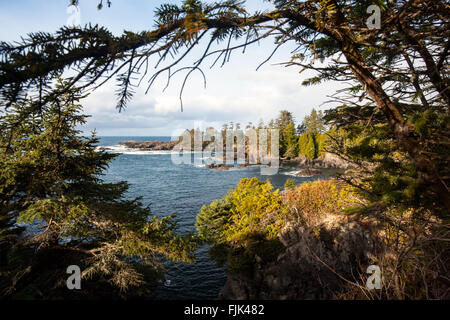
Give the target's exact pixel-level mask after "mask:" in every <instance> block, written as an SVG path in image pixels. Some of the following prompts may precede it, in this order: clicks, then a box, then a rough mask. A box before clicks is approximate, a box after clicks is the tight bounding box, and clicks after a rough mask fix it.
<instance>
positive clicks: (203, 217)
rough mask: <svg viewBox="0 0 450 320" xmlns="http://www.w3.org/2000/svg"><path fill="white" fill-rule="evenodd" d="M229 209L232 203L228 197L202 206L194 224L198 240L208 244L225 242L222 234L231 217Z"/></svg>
mask: <svg viewBox="0 0 450 320" xmlns="http://www.w3.org/2000/svg"><path fill="white" fill-rule="evenodd" d="M231 208H232V203H231V202H230V199H229V198H228V197H225V198H223V199H220V200H215V201H213V202H211V203H210V204H209V205H204V206H202V208H201V209H200V213H199V214H198V215H197V218H196V223H195V226H196V228H197V230H198V234H199V238H200V239H201V240H203V241H206V242H208V243H212V242H215V243H221V242H223V241H225V239H224V238H225V237H224V232H225V228H226V225H227V223H228V221H229V219H230V216H231Z"/></svg>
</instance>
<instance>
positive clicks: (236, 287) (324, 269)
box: [220, 216, 376, 300]
mask: <svg viewBox="0 0 450 320" xmlns="http://www.w3.org/2000/svg"><path fill="white" fill-rule="evenodd" d="M371 232H372V231H371V228H370V227H369V226H368V225H364V224H363V223H361V222H358V221H347V219H346V218H343V217H338V216H334V217H325V218H324V219H322V221H320V222H319V223H317V224H315V225H314V226H307V225H305V224H294V225H293V224H291V225H287V226H286V227H285V229H284V230H283V232H282V233H281V235H280V237H279V238H280V241H281V242H282V243H283V245H284V246H285V247H286V251H285V252H284V253H282V254H280V255H279V256H278V259H277V261H275V262H270V263H265V262H264V261H262V260H261V259H260V258H258V257H256V263H255V265H254V270H253V274H252V275H248V274H247V275H242V274H229V275H228V279H227V282H226V284H225V286H224V288H223V289H222V291H221V293H220V298H221V299H233V300H241V299H274V300H280V299H281V300H284V299H333V298H336V294H337V293H338V292H339V290H340V289H342V288H343V286H344V285H345V281H343V280H342V278H341V277H345V278H346V279H349V280H351V281H353V280H354V277H355V276H357V274H356V272H355V271H359V270H360V266H367V265H368V264H369V261H370V256H371V253H373V252H374V251H375V250H376V244H375V243H374V242H373V241H372V240H371V239H373V237H372V236H371ZM352 272H353V274H352Z"/></svg>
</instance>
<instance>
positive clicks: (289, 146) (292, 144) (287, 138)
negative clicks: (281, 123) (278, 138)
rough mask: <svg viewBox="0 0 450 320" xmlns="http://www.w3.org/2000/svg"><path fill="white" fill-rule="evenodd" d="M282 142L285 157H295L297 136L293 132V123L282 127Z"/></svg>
mask: <svg viewBox="0 0 450 320" xmlns="http://www.w3.org/2000/svg"><path fill="white" fill-rule="evenodd" d="M283 142H284V143H285V146H284V148H283V149H284V150H286V151H285V152H284V154H283V156H284V157H285V158H295V157H296V156H297V154H298V137H297V135H296V134H295V126H294V123H292V122H291V123H290V124H288V125H287V126H286V128H284V131H283Z"/></svg>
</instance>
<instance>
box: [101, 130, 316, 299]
mask: <svg viewBox="0 0 450 320" xmlns="http://www.w3.org/2000/svg"><path fill="white" fill-rule="evenodd" d="M127 140H134V141H147V140H160V141H169V140H170V138H169V137H100V143H99V145H100V146H104V147H111V146H116V147H115V149H116V150H121V152H124V153H122V154H120V155H119V156H118V157H117V158H116V159H114V160H113V161H112V163H111V164H110V167H109V169H108V170H107V171H106V174H105V176H104V177H103V179H104V180H105V181H107V182H117V181H123V180H125V181H128V182H129V183H130V189H129V192H128V194H127V197H130V198H135V197H139V196H140V197H142V198H143V199H142V201H143V204H144V205H147V204H150V208H151V210H152V213H153V214H154V215H156V216H160V217H161V216H167V215H169V214H171V213H173V212H177V213H178V215H177V223H178V232H180V233H187V232H192V231H195V217H196V215H197V214H198V212H199V211H200V208H201V207H202V205H205V204H209V203H210V202H212V201H213V200H215V199H218V198H221V197H223V196H224V195H225V194H226V193H227V192H228V191H229V190H230V189H233V188H235V187H236V185H237V184H238V183H239V181H240V180H241V179H242V178H246V177H257V178H259V179H260V180H266V179H267V178H270V181H271V183H272V184H273V185H274V186H275V187H276V188H282V187H283V185H284V183H285V182H286V180H287V179H289V178H293V179H295V180H296V181H297V183H301V182H304V181H308V180H314V179H317V178H318V177H310V178H303V177H294V176H292V175H289V172H292V170H293V168H289V167H285V168H280V171H279V173H278V174H276V175H272V176H270V177H269V176H261V175H260V169H259V167H257V166H255V167H247V168H242V169H233V170H229V171H218V170H212V169H207V168H204V167H196V166H194V165H190V164H182V165H176V164H174V163H172V161H171V155H170V153H165V152H159V153H145V152H136V151H129V152H128V151H123V149H119V148H118V147H117V144H118V143H119V142H121V141H127ZM113 149H114V147H113ZM319 177H320V176H319ZM208 249H209V247H208V246H202V247H201V248H199V249H198V250H197V251H196V263H195V264H192V265H188V264H177V265H174V264H171V263H166V266H167V269H168V273H167V275H166V279H168V280H170V286H165V285H161V286H160V287H159V288H158V289H157V290H156V298H157V299H217V297H218V294H219V291H220V289H221V288H222V287H223V285H224V283H225V280H226V275H225V273H224V269H223V268H219V267H217V266H216V264H215V262H214V261H211V260H210V259H209V255H208Z"/></svg>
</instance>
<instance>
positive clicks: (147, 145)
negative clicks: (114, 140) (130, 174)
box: [119, 141, 178, 151]
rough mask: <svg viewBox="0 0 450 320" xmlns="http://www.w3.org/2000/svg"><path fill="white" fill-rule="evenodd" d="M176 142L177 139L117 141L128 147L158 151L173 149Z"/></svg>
mask: <svg viewBox="0 0 450 320" xmlns="http://www.w3.org/2000/svg"><path fill="white" fill-rule="evenodd" d="M177 144H178V142H177V141H139V142H137V141H124V142H119V145H121V146H125V147H127V148H130V149H139V150H149V151H159V150H163V151H164V150H167V151H169V150H173V148H174V147H175V146H176V145H177Z"/></svg>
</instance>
